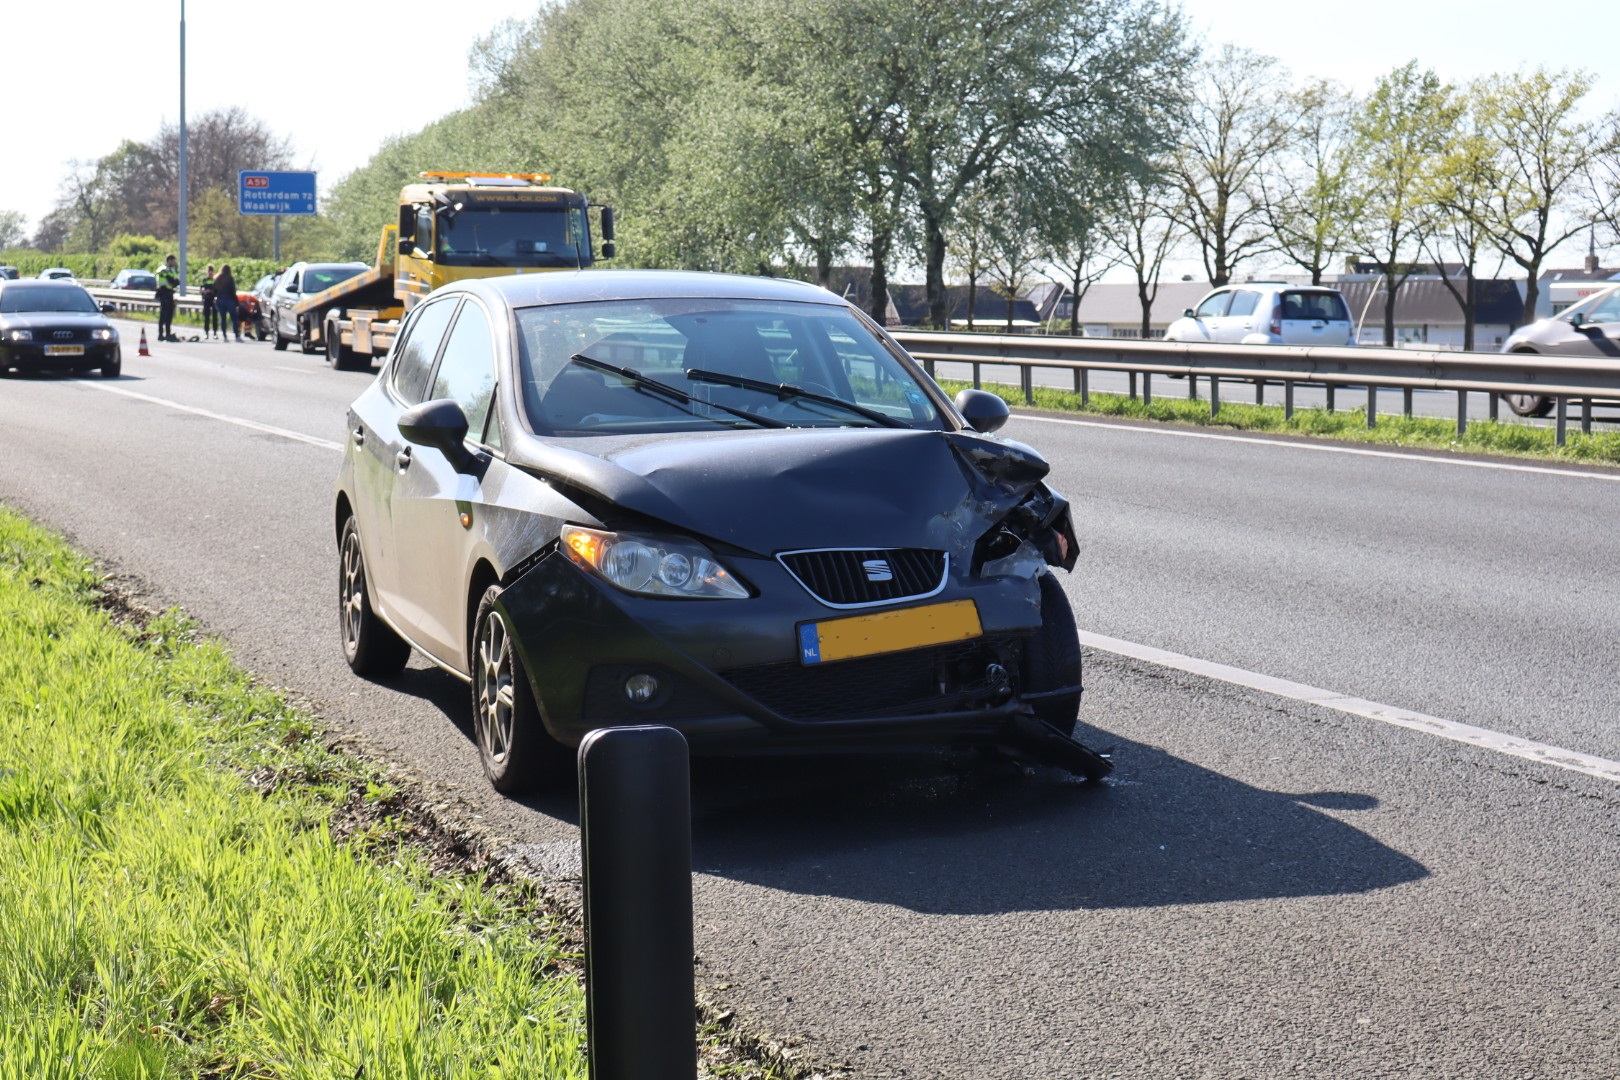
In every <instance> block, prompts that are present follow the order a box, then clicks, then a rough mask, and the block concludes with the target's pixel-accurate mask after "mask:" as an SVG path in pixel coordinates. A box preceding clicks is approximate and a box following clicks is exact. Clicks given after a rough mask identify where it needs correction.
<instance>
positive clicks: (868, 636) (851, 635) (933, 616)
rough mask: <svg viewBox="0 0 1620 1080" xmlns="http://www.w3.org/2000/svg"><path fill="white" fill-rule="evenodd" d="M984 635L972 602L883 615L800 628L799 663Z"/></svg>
mask: <svg viewBox="0 0 1620 1080" xmlns="http://www.w3.org/2000/svg"><path fill="white" fill-rule="evenodd" d="M983 633H984V627H983V626H982V625H980V623H979V609H978V608H977V607H975V606H974V603H973V601H972V600H952V601H950V602H948V603H944V604H929V605H928V606H927V607H914V608H901V609H900V610H898V611H880V612H876V613H874V614H871V615H853V616H849V617H847V618H842V619H825V620H823V621H821V622H812V623H800V624H799V662H800V663H801V664H825V663H828V662H830V661H833V660H849V659H851V658H853V657H857V656H876V655H878V654H880V653H891V652H902V651H904V650H906V649H921V648H926V647H927V646H929V645H946V644H949V643H950V642H953V641H967V640H969V639H970V638H976V637H979V636H981V635H982V634H983Z"/></svg>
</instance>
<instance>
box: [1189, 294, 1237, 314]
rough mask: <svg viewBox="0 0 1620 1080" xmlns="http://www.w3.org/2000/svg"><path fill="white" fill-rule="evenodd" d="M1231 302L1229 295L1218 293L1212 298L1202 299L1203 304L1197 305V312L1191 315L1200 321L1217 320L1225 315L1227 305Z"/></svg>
mask: <svg viewBox="0 0 1620 1080" xmlns="http://www.w3.org/2000/svg"><path fill="white" fill-rule="evenodd" d="M1231 302H1232V294H1231V293H1229V292H1218V293H1216V294H1215V295H1214V296H1206V297H1204V302H1203V303H1202V304H1199V305H1198V310H1197V311H1195V312H1193V314H1194V315H1196V316H1197V317H1198V318H1200V319H1218V318H1220V317H1221V316H1223V315H1225V314H1226V308H1227V305H1228V304H1230V303H1231Z"/></svg>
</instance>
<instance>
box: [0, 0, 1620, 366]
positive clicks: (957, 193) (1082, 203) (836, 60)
mask: <svg viewBox="0 0 1620 1080" xmlns="http://www.w3.org/2000/svg"><path fill="white" fill-rule="evenodd" d="M471 59H472V68H473V75H474V78H475V80H476V84H477V86H478V94H477V103H476V104H475V105H474V106H473V107H471V108H469V109H466V110H464V111H461V112H459V113H456V114H453V115H451V116H449V117H446V118H444V119H442V120H439V121H437V122H435V123H432V124H430V125H428V126H427V127H425V128H424V129H423V130H421V131H420V132H417V133H415V134H412V135H408V136H404V137H401V138H398V139H395V140H393V141H391V142H389V143H388V144H386V145H384V146H383V147H382V149H381V150H380V151H379V152H378V153H377V154H376V155H375V156H374V157H373V159H372V160H371V161H370V162H369V163H368V164H367V165H366V166H364V167H363V168H361V169H358V170H356V171H355V172H353V173H351V174H350V175H348V176H347V177H345V178H344V179H343V180H341V181H340V182H339V183H338V184H337V185H336V187H335V189H334V190H333V192H332V194H331V196H330V197H329V198H328V200H327V203H326V207H325V212H324V213H323V215H322V216H321V218H320V219H315V220H307V221H299V222H297V224H296V226H295V228H294V229H293V230H292V235H291V248H290V249H291V250H292V251H293V252H294V256H293V257H298V256H300V255H306V256H309V257H326V258H365V257H369V255H370V254H371V253H372V252H373V251H374V250H375V244H376V237H377V232H378V229H379V227H380V226H381V225H382V224H383V223H386V222H388V221H391V220H393V218H394V213H395V201H396V199H397V196H398V192H399V188H400V186H401V185H402V184H403V183H405V182H407V181H408V180H409V179H410V178H412V177H414V176H415V175H416V173H418V172H419V171H421V170H424V169H465V170H476V171H523V172H538V171H544V172H550V173H552V174H553V175H555V176H556V177H557V179H558V182H560V183H564V184H567V185H569V186H572V187H576V188H578V189H580V190H583V191H585V192H587V193H588V194H590V195H591V196H592V198H593V199H594V200H595V201H597V202H600V203H607V204H611V205H614V206H616V207H618V209H619V222H620V232H621V237H620V239H621V244H620V248H621V251H622V252H624V261H625V262H628V263H632V264H639V265H648V266H666V267H686V268H695V269H713V270H731V271H742V272H749V273H789V274H796V275H802V276H806V277H809V278H812V279H814V280H817V281H819V282H821V283H823V284H827V283H828V282H829V281H830V279H831V274H832V268H833V267H834V265H835V264H837V263H839V262H842V261H858V262H862V263H866V264H869V265H870V266H871V270H872V277H871V293H870V295H871V297H872V306H873V314H874V315H876V316H877V317H879V318H882V317H883V315H884V314H885V311H884V306H885V304H886V302H887V288H886V285H887V283H888V280H889V277H890V275H891V273H893V272H895V270H896V269H897V268H900V267H904V268H910V269H918V268H920V269H921V270H922V272H923V276H924V278H925V281H926V288H927V296H928V305H929V313H930V318H931V320H932V321H933V323H934V324H935V325H944V324H945V323H946V320H947V317H948V314H949V312H948V309H947V294H946V281H947V276H951V277H954V278H958V279H965V280H966V281H967V282H968V283H969V286H970V290H972V289H976V287H977V285H978V283H979V282H980V281H983V282H985V283H986V284H987V285H988V286H989V287H991V288H993V289H995V290H996V291H997V292H1000V293H1001V294H1003V295H1005V296H1007V297H1008V298H1009V301H1010V298H1011V297H1013V296H1015V295H1017V294H1018V293H1019V292H1021V291H1023V290H1024V289H1025V288H1027V286H1028V285H1029V284H1030V283H1031V282H1032V281H1033V279H1034V278H1035V277H1036V276H1037V275H1041V274H1045V273H1048V272H1051V271H1052V268H1054V267H1056V268H1060V269H1061V272H1062V275H1063V277H1064V278H1065V279H1066V283H1067V284H1068V285H1069V287H1070V288H1072V289H1073V291H1074V293H1075V294H1076V296H1077V297H1078V296H1083V294H1084V292H1085V290H1086V288H1087V287H1088V286H1089V284H1090V283H1091V282H1094V281H1096V280H1097V279H1098V278H1100V277H1101V276H1102V274H1103V273H1105V272H1107V271H1108V270H1110V269H1112V268H1115V267H1120V266H1123V267H1125V268H1127V269H1128V271H1129V272H1130V273H1131V274H1132V275H1133V276H1134V277H1135V279H1136V282H1137V288H1138V293H1139V295H1140V297H1141V300H1142V308H1143V330H1144V333H1145V332H1146V329H1147V323H1148V310H1149V307H1150V305H1151V303H1152V300H1153V296H1154V293H1155V292H1156V289H1157V281H1158V278H1159V276H1160V274H1161V272H1162V270H1163V268H1164V265H1165V263H1166V262H1167V261H1168V260H1169V259H1170V258H1171V257H1172V256H1173V254H1175V253H1177V252H1196V253H1197V255H1198V257H1200V258H1201V259H1202V262H1203V265H1204V268H1205V271H1206V273H1207V275H1208V277H1209V280H1210V281H1211V282H1212V283H1214V284H1224V283H1226V282H1227V281H1229V280H1231V279H1232V278H1233V277H1234V275H1235V274H1237V273H1238V272H1239V270H1240V268H1242V267H1243V266H1244V265H1246V264H1248V265H1254V264H1258V263H1260V262H1262V261H1266V262H1269V263H1271V264H1275V263H1276V262H1281V261H1287V262H1290V263H1293V264H1297V265H1298V266H1300V267H1302V268H1303V269H1304V270H1305V271H1306V272H1308V273H1309V274H1310V275H1311V276H1312V279H1313V280H1320V279H1321V277H1322V275H1323V274H1324V273H1325V272H1327V271H1328V270H1330V269H1331V268H1332V267H1334V266H1336V265H1338V264H1339V263H1340V262H1341V261H1343V260H1344V259H1345V258H1347V257H1354V258H1357V259H1361V260H1364V261H1366V262H1368V263H1370V264H1372V265H1373V266H1376V267H1377V268H1379V270H1380V272H1382V273H1383V274H1384V276H1385V279H1386V281H1385V284H1386V286H1387V288H1386V290H1385V296H1386V309H1385V333H1386V338H1387V339H1392V337H1393V319H1394V303H1393V298H1394V296H1395V294H1396V290H1397V287H1398V285H1399V284H1400V282H1401V281H1402V280H1403V279H1404V277H1405V276H1406V275H1407V274H1409V273H1410V272H1411V270H1412V268H1413V267H1414V266H1416V265H1418V264H1419V263H1434V264H1440V265H1442V266H1443V267H1444V268H1445V269H1446V270H1447V281H1448V284H1450V285H1451V286H1452V287H1453V289H1454V292H1455V293H1456V295H1457V297H1458V302H1459V305H1460V306H1461V307H1462V308H1463V310H1464V314H1465V317H1466V319H1467V321H1468V323H1469V325H1470V332H1471V325H1472V298H1473V296H1474V291H1473V288H1472V281H1473V277H1474V275H1475V274H1476V272H1478V268H1480V267H1482V266H1484V267H1487V268H1488V267H1489V265H1490V264H1491V262H1492V260H1494V261H1495V263H1496V264H1497V265H1503V264H1511V265H1513V266H1516V267H1517V268H1518V269H1521V270H1522V271H1524V273H1525V274H1526V275H1527V277H1528V279H1529V287H1528V288H1529V293H1530V295H1529V297H1527V300H1528V301H1529V303H1530V304H1532V305H1533V304H1534V302H1535V299H1536V296H1535V292H1536V279H1537V277H1538V276H1539V274H1540V271H1541V269H1542V267H1543V264H1544V262H1545V259H1546V258H1547V255H1548V253H1549V252H1550V251H1551V250H1552V249H1554V248H1555V247H1557V246H1558V245H1559V244H1560V243H1562V242H1564V241H1566V240H1568V239H1569V238H1570V237H1571V236H1573V235H1575V234H1576V233H1577V232H1578V231H1579V230H1581V229H1587V228H1590V229H1593V230H1594V236H1601V238H1602V240H1603V242H1604V243H1605V244H1607V243H1610V242H1614V241H1616V240H1620V221H1617V219H1616V210H1615V207H1616V204H1617V201H1620V117H1617V115H1616V114H1610V115H1607V116H1600V117H1594V116H1591V115H1589V113H1590V109H1589V105H1590V102H1589V100H1588V99H1589V98H1590V96H1591V91H1592V89H1593V83H1592V79H1591V78H1590V77H1589V76H1587V75H1585V74H1583V73H1579V72H1567V71H1558V72H1548V71H1540V70H1538V71H1535V72H1532V73H1529V74H1525V73H1518V74H1510V75H1497V76H1491V77H1488V78H1485V79H1481V80H1479V81H1477V82H1473V83H1469V84H1467V85H1460V86H1459V85H1450V84H1446V83H1443V82H1442V81H1441V80H1439V79H1438V78H1436V76H1435V75H1434V74H1433V72H1431V71H1426V70H1423V69H1421V68H1420V67H1419V66H1418V65H1417V64H1416V63H1412V64H1408V65H1406V66H1405V67H1402V68H1399V69H1397V70H1395V71H1392V72H1390V73H1388V74H1387V75H1385V76H1384V77H1383V78H1381V79H1379V80H1378V82H1377V84H1376V85H1375V87H1374V88H1373V90H1372V91H1371V92H1370V93H1369V94H1367V95H1366V96H1365V97H1357V96H1356V95H1353V94H1352V93H1350V92H1349V91H1347V90H1346V89H1344V88H1343V87H1340V86H1338V85H1336V84H1333V83H1329V82H1323V81H1319V80H1318V81H1312V82H1307V83H1305V84H1303V85H1298V84H1295V83H1294V81H1293V80H1292V79H1291V78H1290V76H1289V73H1288V72H1287V71H1286V69H1285V68H1284V67H1283V66H1282V65H1281V63H1279V62H1278V61H1277V60H1275V59H1272V58H1269V57H1264V56H1260V55H1257V54H1255V53H1252V52H1248V51H1246V50H1243V49H1239V48H1235V47H1225V48H1220V49H1217V50H1214V51H1211V52H1209V53H1207V54H1205V55H1202V56H1201V55H1200V54H1199V52H1198V50H1197V49H1196V48H1195V47H1194V45H1193V44H1192V43H1191V42H1190V41H1189V38H1188V35H1187V30H1186V27H1185V25H1184V22H1183V20H1182V16H1181V14H1180V12H1179V9H1178V8H1176V7H1175V6H1173V5H1171V4H1169V3H1166V2H1164V0H795V2H793V3H791V4H789V3H787V2H786V0H655V2H651V3H649V2H648V0H558V2H556V3H552V4H548V5H545V6H543V7H542V8H541V9H540V10H539V11H538V13H537V14H536V15H535V16H534V17H533V18H532V19H530V20H527V21H514V22H509V23H506V24H503V25H502V26H500V27H498V28H497V29H496V31H495V32H493V33H492V34H491V35H489V36H488V37H487V38H485V39H484V40H483V41H482V42H480V44H479V46H478V47H477V48H476V49H475V50H474V54H473V57H472V58H471ZM190 140H191V141H190V144H189V145H190V147H191V162H192V165H191V176H192V178H193V180H192V182H193V185H194V186H193V188H192V207H193V210H192V215H193V216H192V219H191V226H190V227H191V235H192V237H194V238H197V237H199V236H202V237H207V238H209V239H211V240H213V243H212V244H211V245H210V244H207V243H205V244H203V245H202V246H204V247H209V248H210V249H211V250H217V251H221V252H231V253H238V254H248V253H254V254H263V253H264V252H265V250H266V249H267V248H268V246H269V243H268V236H267V235H265V236H260V235H258V234H259V233H261V232H266V231H267V230H268V228H269V225H268V223H267V222H264V221H262V220H259V219H254V218H245V217H242V216H240V215H237V214H236V213H235V207H234V196H235V183H236V170H237V169H240V168H277V167H287V162H288V159H289V158H290V157H291V151H290V148H289V147H288V146H287V144H286V143H285V142H283V141H281V140H278V139H276V138H274V137H273V136H271V135H270V133H268V132H267V131H265V130H264V128H263V126H262V125H260V124H258V123H257V122H255V121H253V120H252V119H251V118H250V117H248V116H246V115H245V114H243V113H242V112H241V111H240V110H235V109H233V110H227V111H225V112H221V113H216V114H210V115H209V116H207V117H204V118H203V119H202V120H201V121H199V122H197V123H196V124H195V125H193V126H192V127H191V129H190ZM176 150H177V137H176V133H175V132H173V131H172V130H170V129H165V130H164V131H162V132H160V134H159V136H158V138H157V139H155V140H154V141H153V142H152V143H149V144H135V143H126V144H125V145H124V146H123V147H121V148H120V149H119V150H118V151H116V152H115V153H114V154H111V155H109V156H108V157H106V158H103V159H102V160H101V161H99V162H96V163H94V164H92V165H84V166H80V167H78V168H77V169H76V170H75V171H74V173H73V175H72V176H71V177H70V179H69V183H68V185H67V188H66V189H65V192H64V197H63V200H62V203H61V205H60V206H59V207H58V208H57V210H56V211H55V212H54V213H53V214H52V215H50V216H49V217H48V218H47V219H46V220H45V221H44V222H42V223H41V226H40V228H39V230H38V233H37V234H36V236H35V242H36V244H37V245H38V246H41V247H44V248H46V249H47V250H63V249H65V248H76V249H79V250H97V248H96V245H97V244H105V243H106V242H107V241H108V239H109V238H111V237H114V236H117V235H119V234H120V233H124V232H134V233H142V234H145V233H151V234H155V235H158V236H161V237H169V236H172V235H173V234H174V214H175V206H176V203H177V199H176V197H175V196H176V193H177V186H176V185H177V176H176V173H177V153H176ZM3 224H4V223H3V222H0V225H3ZM214 233H218V237H217V239H216V238H214V236H213V234H214ZM285 246H287V245H285V244H284V247H285ZM1453 268H1458V269H1457V272H1456V273H1452V269H1453ZM1076 307H1078V305H1076Z"/></svg>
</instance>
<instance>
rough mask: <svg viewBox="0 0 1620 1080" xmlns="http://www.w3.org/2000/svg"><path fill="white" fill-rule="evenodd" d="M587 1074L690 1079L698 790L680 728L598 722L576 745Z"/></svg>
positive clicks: (630, 1079)
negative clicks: (609, 725)
mask: <svg viewBox="0 0 1620 1080" xmlns="http://www.w3.org/2000/svg"><path fill="white" fill-rule="evenodd" d="M578 760H579V834H580V847H581V850H582V854H583V864H584V882H585V1026H586V1037H587V1040H588V1048H589V1059H588V1068H589V1075H590V1078H591V1080H692V1078H693V1077H695V1076H696V1075H697V1030H696V1005H695V1003H694V1000H693V992H692V991H693V986H692V796H691V781H690V773H689V771H688V755H687V748H686V739H685V738H683V737H682V736H681V733H680V732H678V731H676V730H675V729H674V728H668V727H658V726H637V727H619V728H598V729H597V730H596V731H593V732H591V733H590V734H589V735H587V736H585V740H584V741H583V742H582V743H580V746H579V759H578Z"/></svg>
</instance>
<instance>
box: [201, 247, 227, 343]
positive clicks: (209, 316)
mask: <svg viewBox="0 0 1620 1080" xmlns="http://www.w3.org/2000/svg"><path fill="white" fill-rule="evenodd" d="M201 285H202V305H203V338H204V339H205V340H206V339H208V338H211V337H213V336H214V330H215V328H218V330H219V336H220V338H221V339H223V338H224V337H225V320H224V319H223V318H221V317H220V314H219V308H218V307H217V306H216V305H215V303H214V264H213V263H209V264H208V269H207V270H204V271H203V277H202V282H201Z"/></svg>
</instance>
